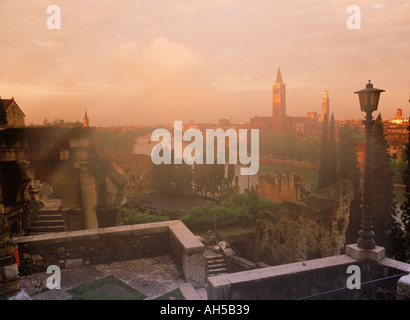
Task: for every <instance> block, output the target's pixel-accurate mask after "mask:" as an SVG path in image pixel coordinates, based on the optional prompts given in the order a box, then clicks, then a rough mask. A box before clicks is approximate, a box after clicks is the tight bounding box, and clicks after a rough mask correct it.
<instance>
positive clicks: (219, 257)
mask: <svg viewBox="0 0 410 320" xmlns="http://www.w3.org/2000/svg"><path fill="white" fill-rule="evenodd" d="M223 257H224V256H223V255H222V254H218V255H213V256H205V259H207V260H213V259H221V258H223Z"/></svg>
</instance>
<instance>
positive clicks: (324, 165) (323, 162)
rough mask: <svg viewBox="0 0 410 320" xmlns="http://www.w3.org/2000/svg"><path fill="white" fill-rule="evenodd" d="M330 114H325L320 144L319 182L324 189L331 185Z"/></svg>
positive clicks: (318, 185) (319, 186) (319, 185)
mask: <svg viewBox="0 0 410 320" xmlns="http://www.w3.org/2000/svg"><path fill="white" fill-rule="evenodd" d="M328 122H329V121H328V115H327V113H326V114H325V117H324V119H323V125H322V139H321V145H320V163H319V181H318V184H317V187H318V189H319V190H320V189H323V188H326V187H327V186H329V161H328V158H329V149H328V145H329V128H328Z"/></svg>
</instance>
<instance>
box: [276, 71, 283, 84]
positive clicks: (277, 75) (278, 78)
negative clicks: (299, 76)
mask: <svg viewBox="0 0 410 320" xmlns="http://www.w3.org/2000/svg"><path fill="white" fill-rule="evenodd" d="M275 83H283V81H282V74H281V73H280V67H278V73H277V74H276V82H275Z"/></svg>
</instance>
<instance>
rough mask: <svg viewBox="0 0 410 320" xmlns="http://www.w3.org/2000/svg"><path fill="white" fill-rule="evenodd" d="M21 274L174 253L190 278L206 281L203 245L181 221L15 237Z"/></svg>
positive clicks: (176, 259) (186, 275) (187, 277)
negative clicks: (57, 267) (49, 267)
mask: <svg viewBox="0 0 410 320" xmlns="http://www.w3.org/2000/svg"><path fill="white" fill-rule="evenodd" d="M13 242H14V244H16V245H17V246H18V253H19V258H20V262H21V264H20V267H19V272H20V274H21V275H26V274H31V273H36V272H44V271H46V269H47V267H48V266H50V265H57V266H59V267H60V268H70V267H81V266H84V265H94V264H101V263H109V262H114V261H124V260H133V259H139V258H146V257H155V256H160V255H164V254H171V255H172V256H173V257H174V259H175V261H176V263H177V264H178V265H179V266H180V267H181V269H182V271H183V273H184V275H185V278H186V279H187V280H191V281H195V282H201V283H203V281H204V273H205V265H204V261H203V256H202V254H203V251H204V246H203V244H202V243H201V242H200V241H199V240H198V239H197V238H196V237H195V236H194V235H193V234H192V233H191V231H189V229H187V228H186V227H185V225H184V224H183V223H182V222H181V221H167V222H157V223H147V224H140V225H130V226H120V227H111V228H100V229H89V230H79V231H72V232H62V233H50V234H46V235H37V236H29V237H20V238H13Z"/></svg>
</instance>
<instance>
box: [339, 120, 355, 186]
mask: <svg viewBox="0 0 410 320" xmlns="http://www.w3.org/2000/svg"><path fill="white" fill-rule="evenodd" d="M354 134H355V129H352V128H351V127H350V126H349V124H346V125H344V126H342V127H341V128H340V130H339V141H338V145H337V151H338V152H337V155H338V157H337V166H338V172H337V174H338V180H339V181H343V180H350V181H351V182H352V183H353V186H354V187H355V190H356V192H357V191H359V188H360V169H359V167H358V162H357V156H356V150H355V146H356V143H357V141H356V140H355V138H354Z"/></svg>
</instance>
